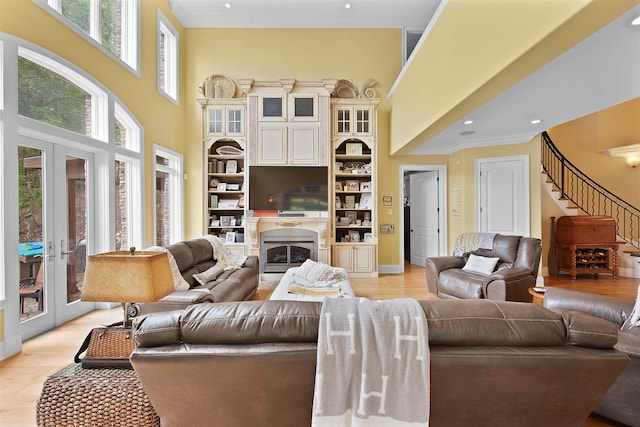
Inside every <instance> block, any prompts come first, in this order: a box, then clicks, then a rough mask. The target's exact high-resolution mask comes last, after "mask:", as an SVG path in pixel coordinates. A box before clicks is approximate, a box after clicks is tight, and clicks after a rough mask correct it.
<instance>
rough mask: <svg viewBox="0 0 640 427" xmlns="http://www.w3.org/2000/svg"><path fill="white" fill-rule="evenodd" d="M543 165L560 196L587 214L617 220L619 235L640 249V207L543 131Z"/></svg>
mask: <svg viewBox="0 0 640 427" xmlns="http://www.w3.org/2000/svg"><path fill="white" fill-rule="evenodd" d="M542 139H543V143H542V169H543V172H544V173H545V174H546V175H547V177H548V179H549V180H550V181H551V183H552V184H553V186H554V187H555V188H556V189H557V190H558V191H560V198H561V199H565V200H568V201H569V202H571V203H573V204H574V205H575V206H576V207H577V208H578V209H580V210H581V211H583V212H584V213H585V214H587V215H606V216H610V217H612V218H613V219H614V220H615V221H616V228H617V233H618V237H619V238H620V239H622V240H624V241H625V242H627V243H628V244H630V245H632V246H634V247H635V248H638V249H640V246H639V245H640V243H639V241H640V210H638V209H637V208H635V207H634V206H632V205H631V204H629V203H627V202H625V201H624V200H622V199H621V198H620V197H618V196H616V195H615V194H613V193H611V192H610V191H608V190H607V189H606V188H604V187H602V186H601V185H600V184H598V183H597V182H595V181H594V180H592V179H591V178H589V177H588V176H587V175H586V174H585V173H583V172H582V171H581V170H580V169H578V168H577V167H576V166H575V165H574V164H573V163H571V162H570V161H569V160H567V158H566V157H564V155H563V154H562V153H561V152H560V150H558V148H557V147H556V146H555V145H554V144H553V141H552V140H551V138H550V137H549V135H548V134H547V132H543V133H542Z"/></svg>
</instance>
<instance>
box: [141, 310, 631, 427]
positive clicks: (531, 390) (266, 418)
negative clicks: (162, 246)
mask: <svg viewBox="0 0 640 427" xmlns="http://www.w3.org/2000/svg"><path fill="white" fill-rule="evenodd" d="M321 304H322V303H317V302H301V301H248V302H236V303H220V304H198V305H192V306H189V307H187V308H186V309H185V310H184V311H172V312H163V313H152V314H149V315H145V316H142V317H139V318H137V319H135V321H134V325H133V328H134V335H135V339H136V343H137V348H136V349H135V350H134V352H133V354H132V355H131V363H132V365H133V368H134V369H135V371H136V372H137V373H138V376H139V378H140V381H141V383H142V386H143V387H144V389H145V391H146V393H147V394H148V396H149V399H150V401H151V404H152V405H153V407H154V408H155V409H156V411H157V412H158V414H159V416H160V419H161V423H162V425H163V426H164V427H170V426H186V425H188V426H214V427H215V426H224V427H246V426H252V427H261V426H265V427H266V426H278V427H288V426H290V427H302V426H309V425H311V416H312V402H313V390H314V380H315V367H316V351H317V339H318V329H319V319H320V313H321ZM420 304H421V306H422V308H423V309H424V311H425V314H426V318H427V321H428V335H429V346H430V353H431V354H430V357H431V358H430V366H431V378H430V381H431V398H430V425H431V426H432V427H458V426H460V427H463V426H464V427H468V426H474V427H483V426H490V427H500V426H508V427H513V426H519V427H528V426H531V427H540V426H567V427H570V426H574V427H578V426H580V427H582V426H583V425H584V421H585V419H586V417H587V416H588V415H589V413H590V412H591V410H592V409H593V408H594V406H595V405H596V404H597V402H598V401H599V400H600V398H601V397H602V396H603V395H604V393H605V392H606V391H607V389H608V388H609V387H610V386H611V384H613V382H614V381H615V380H616V378H617V377H618V375H619V374H620V373H621V372H622V371H623V370H624V368H625V367H626V366H627V364H628V357H627V356H626V355H625V354H624V353H621V352H619V351H617V350H614V349H613V348H612V347H613V345H614V344H615V343H616V339H617V336H616V333H617V330H616V328H615V327H614V326H613V325H611V324H610V323H609V322H606V321H604V320H602V319H595V318H592V317H589V318H586V317H585V316H574V315H573V314H572V313H570V312H566V313H562V314H559V313H556V312H553V311H551V310H547V309H545V308H543V307H541V306H539V305H535V304H522V303H514V302H496V301H485V300H433V301H420ZM407 398H409V399H413V400H414V401H415V404H416V405H419V404H427V403H426V402H425V398H424V397H421V396H407Z"/></svg>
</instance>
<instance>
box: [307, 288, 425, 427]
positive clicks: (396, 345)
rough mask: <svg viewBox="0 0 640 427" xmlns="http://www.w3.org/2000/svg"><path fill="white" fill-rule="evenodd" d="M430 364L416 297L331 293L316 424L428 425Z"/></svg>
mask: <svg viewBox="0 0 640 427" xmlns="http://www.w3.org/2000/svg"><path fill="white" fill-rule="evenodd" d="M429 364H430V362H429V337H428V330H427V320H426V317H425V314H424V311H423V310H422V308H421V307H420V305H419V304H418V302H417V301H416V300H414V299H409V298H404V299H393V300H385V301H369V300H368V299H366V298H325V299H324V301H323V305H322V313H321V318H320V329H319V332H318V362H317V365H316V382H315V392H314V402H313V418H312V426H313V427H341V426H345V427H346V426H367V427H396V426H398V427H400V426H402V427H407V426H412V427H413V426H415V427H418V426H428V425H429V387H430V380H429V378H430V377H429Z"/></svg>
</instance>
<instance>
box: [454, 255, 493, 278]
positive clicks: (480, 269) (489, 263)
mask: <svg viewBox="0 0 640 427" xmlns="http://www.w3.org/2000/svg"><path fill="white" fill-rule="evenodd" d="M498 261H499V258H490V257H485V256H479V255H474V254H470V255H469V259H468V260H467V263H466V264H465V265H464V267H462V269H463V270H464V271H473V272H474V273H480V274H486V275H489V274H491V273H493V270H494V269H495V268H496V264H497V263H498Z"/></svg>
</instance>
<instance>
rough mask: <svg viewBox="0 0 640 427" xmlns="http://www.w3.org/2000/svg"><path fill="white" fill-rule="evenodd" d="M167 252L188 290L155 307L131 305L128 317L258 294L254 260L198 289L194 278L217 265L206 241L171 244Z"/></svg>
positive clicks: (241, 299)
mask: <svg viewBox="0 0 640 427" xmlns="http://www.w3.org/2000/svg"><path fill="white" fill-rule="evenodd" d="M166 248H167V250H169V252H171V254H172V255H173V258H174V259H175V260H176V264H177V265H178V269H179V270H180V274H182V277H183V278H184V280H185V281H186V282H187V283H188V284H189V287H190V289H189V290H185V291H175V292H173V293H171V294H169V295H167V296H166V297H164V298H162V299H161V300H160V301H158V302H155V303H138V304H133V305H132V306H131V307H132V309H131V313H130V315H131V316H132V317H135V316H137V315H141V314H145V313H151V312H154V311H167V310H178V309H183V308H185V307H186V306H188V305H191V304H199V303H203V302H224V301H245V300H248V299H250V298H251V297H252V296H253V295H254V294H255V293H256V291H257V290H258V284H259V282H260V279H259V277H260V263H259V261H258V257H257V256H254V255H252V256H248V257H247V260H246V261H245V262H244V264H243V265H242V267H241V268H238V269H231V270H227V271H225V272H223V273H222V274H220V275H219V276H217V277H216V278H215V279H214V280H211V281H210V282H207V283H205V284H204V285H201V284H200V283H199V282H197V281H196V280H195V279H194V278H193V275H194V274H196V273H201V272H203V271H206V270H207V269H209V268H211V267H213V266H214V265H216V263H217V260H215V259H214V255H213V247H212V246H211V243H210V242H209V241H207V240H206V239H202V238H196V239H192V240H186V241H184V242H178V243H174V244H171V245H168V246H166ZM199 290H206V292H201V291H199Z"/></svg>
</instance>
